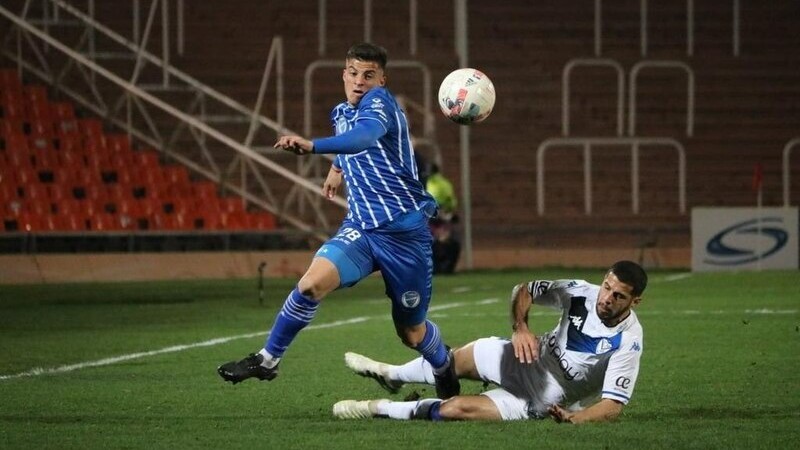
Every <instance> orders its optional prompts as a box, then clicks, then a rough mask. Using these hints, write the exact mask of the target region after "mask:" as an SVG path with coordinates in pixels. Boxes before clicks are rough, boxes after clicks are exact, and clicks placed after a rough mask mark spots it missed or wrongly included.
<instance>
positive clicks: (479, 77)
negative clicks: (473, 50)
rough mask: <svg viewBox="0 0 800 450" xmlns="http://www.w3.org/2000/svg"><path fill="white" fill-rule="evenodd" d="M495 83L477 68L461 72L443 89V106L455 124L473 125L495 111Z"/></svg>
mask: <svg viewBox="0 0 800 450" xmlns="http://www.w3.org/2000/svg"><path fill="white" fill-rule="evenodd" d="M494 99H495V96H494V85H493V84H492V80H490V79H489V77H487V76H486V74H484V73H483V72H481V71H480V70H477V69H457V70H454V71H452V72H450V75H447V76H446V77H445V78H444V80H443V81H442V84H441V85H440V86H439V107H440V108H441V109H442V112H443V113H444V115H445V116H446V117H447V118H448V119H450V120H452V121H453V122H455V123H459V124H461V125H469V124H472V123H477V122H480V121H482V120H484V119H486V118H487V117H489V114H491V112H492V108H494Z"/></svg>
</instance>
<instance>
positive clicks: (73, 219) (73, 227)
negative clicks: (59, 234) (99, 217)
mask: <svg viewBox="0 0 800 450" xmlns="http://www.w3.org/2000/svg"><path fill="white" fill-rule="evenodd" d="M58 216H59V217H60V220H59V223H60V225H61V227H62V228H61V229H62V230H64V231H85V230H86V229H87V226H86V222H87V221H86V217H85V216H84V215H83V214H80V213H66V214H61V213H59V215H58Z"/></svg>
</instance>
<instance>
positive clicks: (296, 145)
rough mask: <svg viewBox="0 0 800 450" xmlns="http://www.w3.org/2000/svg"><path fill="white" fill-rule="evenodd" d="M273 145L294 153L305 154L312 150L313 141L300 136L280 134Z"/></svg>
mask: <svg viewBox="0 0 800 450" xmlns="http://www.w3.org/2000/svg"><path fill="white" fill-rule="evenodd" d="M273 147H274V148H278V149H281V150H286V151H287V152H292V153H294V154H295V155H307V154H309V153H312V152H313V151H314V143H313V142H311V141H309V140H308V139H305V138H303V137H301V136H281V137H280V138H279V139H278V141H277V142H275V145H273Z"/></svg>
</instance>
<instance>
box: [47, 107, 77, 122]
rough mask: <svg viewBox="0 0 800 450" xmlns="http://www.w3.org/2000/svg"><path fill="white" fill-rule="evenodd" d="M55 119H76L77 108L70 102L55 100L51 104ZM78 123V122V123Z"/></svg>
mask: <svg viewBox="0 0 800 450" xmlns="http://www.w3.org/2000/svg"><path fill="white" fill-rule="evenodd" d="M50 110H51V111H52V116H53V119H60V120H69V119H73V120H74V119H75V108H73V106H72V103H69V102H53V103H51V104H50ZM76 125H77V124H76Z"/></svg>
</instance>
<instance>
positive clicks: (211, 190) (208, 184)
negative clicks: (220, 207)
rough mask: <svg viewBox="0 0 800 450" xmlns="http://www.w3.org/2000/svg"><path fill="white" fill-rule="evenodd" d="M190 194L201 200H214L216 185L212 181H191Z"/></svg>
mask: <svg viewBox="0 0 800 450" xmlns="http://www.w3.org/2000/svg"><path fill="white" fill-rule="evenodd" d="M192 196H194V197H195V198H197V199H202V200H209V199H214V200H216V198H217V185H216V183H214V182H213V181H195V182H194V183H192Z"/></svg>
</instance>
